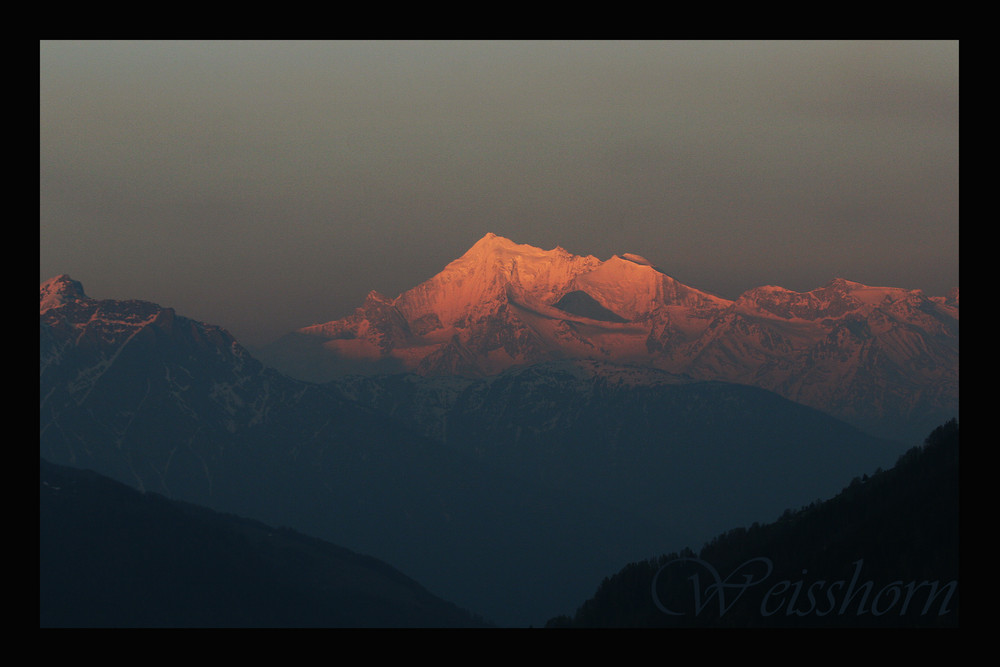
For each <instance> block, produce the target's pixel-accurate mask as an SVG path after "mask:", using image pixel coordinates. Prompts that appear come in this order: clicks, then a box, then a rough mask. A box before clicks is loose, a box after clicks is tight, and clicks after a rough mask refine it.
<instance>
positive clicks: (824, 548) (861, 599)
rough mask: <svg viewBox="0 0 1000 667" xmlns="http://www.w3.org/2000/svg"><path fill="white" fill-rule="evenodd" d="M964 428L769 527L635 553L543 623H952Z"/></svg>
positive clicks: (942, 433)
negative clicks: (591, 591) (641, 556)
mask: <svg viewBox="0 0 1000 667" xmlns="http://www.w3.org/2000/svg"><path fill="white" fill-rule="evenodd" d="M958 448H959V426H958V422H957V421H955V420H952V421H950V422H948V423H947V424H945V425H943V426H941V427H939V428H937V429H936V430H935V431H934V432H933V433H931V435H930V436H929V437H928V438H927V440H926V442H925V444H924V446H923V447H917V448H913V449H911V450H910V451H909V452H907V453H906V454H904V455H903V456H902V457H900V459H899V461H898V462H897V463H896V465H895V466H894V467H893V468H892V469H890V470H887V471H881V470H879V471H876V472H875V474H873V475H872V476H871V477H869V476H867V475H865V476H864V477H862V478H856V479H854V480H853V481H852V482H851V484H850V485H849V486H848V487H847V488H845V489H844V490H843V491H842V492H841V493H840V494H838V495H837V496H836V497H835V498H833V499H831V500H828V501H825V502H819V503H813V504H812V505H810V506H808V507H805V508H802V509H800V510H798V511H792V510H788V511H786V512H785V513H784V514H783V515H782V516H781V517H780V518H779V519H778V520H777V521H775V522H774V523H770V524H767V525H758V524H756V523H755V524H753V525H752V526H751V527H750V528H748V529H744V528H737V529H734V530H731V531H729V532H727V533H725V534H723V535H720V536H718V537H716V538H715V539H713V540H712V541H711V542H709V543H708V544H706V545H705V546H704V547H703V548H702V549H701V552H700V553H698V554H697V555H696V554H695V553H694V552H692V551H690V550H689V549H686V550H685V551H684V552H682V553H681V554H677V553H673V554H670V555H665V556H661V557H659V558H655V559H650V560H648V561H643V562H637V563H632V564H630V565H628V566H627V567H625V568H624V569H623V570H621V571H620V572H619V573H618V574H616V575H614V576H612V577H609V578H606V579H605V580H604V582H603V583H602V584H601V585H600V587H599V588H598V590H597V592H596V593H595V595H594V597H593V598H591V599H590V600H588V601H587V602H585V603H584V604H583V605H582V606H581V607H580V608H579V609H578V610H577V612H576V614H575V615H574V617H573V618H569V617H566V616H563V617H559V618H555V619H552V620H551V621H550V622H549V623H548V627H827V626H838V627H958V624H959V592H958V567H959V556H958V543H959V518H958V516H959V515H958V502H959V501H958V497H959V482H958V469H959V464H958V458H959V456H958Z"/></svg>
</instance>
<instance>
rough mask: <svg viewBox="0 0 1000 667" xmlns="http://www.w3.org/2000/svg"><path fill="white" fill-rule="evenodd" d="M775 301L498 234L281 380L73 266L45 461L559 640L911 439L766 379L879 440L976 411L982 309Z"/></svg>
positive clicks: (336, 333) (290, 345)
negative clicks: (665, 557) (663, 568)
mask: <svg viewBox="0 0 1000 667" xmlns="http://www.w3.org/2000/svg"><path fill="white" fill-rule="evenodd" d="M752 292H753V294H754V295H756V296H754V297H753V298H751V296H752V295H751V293H749V292H748V293H747V294H746V295H744V297H745V298H744V297H741V299H740V300H737V301H736V302H728V301H725V300H723V299H719V298H718V297H714V296H711V295H708V294H706V293H702V292H699V291H697V290H693V289H691V288H688V287H685V286H683V285H680V284H679V283H677V282H676V281H673V280H672V279H670V278H669V277H667V276H666V275H664V274H662V273H661V272H659V271H658V270H656V269H655V268H654V267H652V266H651V265H650V264H649V263H648V262H646V261H645V260H642V258H640V257H638V256H634V255H625V256H623V257H620V258H612V260H608V261H607V262H601V261H600V260H597V259H596V258H593V257H584V258H581V257H575V256H573V255H570V254H569V253H567V252H565V251H563V250H561V249H556V250H554V251H541V250H538V249H537V248H531V247H530V246H519V245H516V244H513V243H511V242H510V241H507V240H505V239H501V238H500V237H496V236H493V235H488V236H487V237H485V238H484V239H483V240H482V241H480V242H479V243H477V244H476V246H475V247H474V248H473V249H472V250H470V251H469V253H466V255H465V256H463V258H461V259H459V260H456V262H453V263H452V264H450V265H449V266H448V267H447V268H446V269H445V271H444V272H442V273H441V274H439V275H438V276H436V277H435V278H434V279H432V280H431V281H428V282H427V283H424V284H423V285H421V286H418V287H417V288H414V289H413V290H410V291H408V292H406V293H404V294H403V295H400V297H398V298H397V299H394V300H390V299H386V298H384V297H381V296H380V295H378V294H375V293H373V294H371V295H369V297H368V299H367V301H366V304H365V306H364V307H363V308H361V309H359V310H358V311H357V312H356V313H355V314H354V315H352V316H351V317H348V318H346V319H344V320H338V321H336V322H331V323H329V324H327V325H321V326H318V327H315V328H311V329H307V330H302V331H300V332H296V333H295V334H292V335H290V336H288V337H286V338H285V339H283V340H282V341H279V343H277V344H276V345H275V346H273V347H271V348H270V350H269V352H267V353H265V354H264V356H265V358H269V359H270V360H271V363H272V364H273V365H274V366H280V367H283V368H284V369H285V371H284V372H282V371H280V370H276V369H274V368H271V367H269V366H268V365H266V364H264V363H261V361H258V359H257V358H255V357H256V355H252V354H250V353H249V352H248V351H247V350H246V349H245V348H243V347H242V346H241V345H240V344H239V342H238V341H236V340H235V339H233V337H232V336H231V335H229V334H228V333H227V332H226V331H225V330H223V329H221V328H219V327H217V326H214V325H211V324H207V323H204V322H198V321H194V320H191V319H188V318H185V317H183V316H181V315H179V314H177V313H175V312H174V311H173V310H172V309H170V308H164V307H161V306H159V305H156V304H152V303H149V302H144V301H134V300H131V301H122V300H114V299H101V300H98V299H91V298H89V297H88V296H87V295H86V294H85V292H84V290H83V287H82V285H80V284H79V283H78V282H76V281H74V280H72V279H71V278H69V277H68V276H58V277H56V278H53V279H51V280H49V281H46V282H45V283H43V284H42V285H41V286H40V311H39V338H40V366H39V383H40V386H39V417H40V454H41V457H42V458H43V459H45V460H47V461H50V462H52V463H56V464H59V465H65V466H72V467H75V468H89V469H92V470H94V471H96V472H98V473H100V474H102V475H107V476H108V477H110V478H112V479H114V480H117V481H119V482H122V483H125V484H128V485H129V486H131V487H134V488H136V489H138V490H141V491H145V492H147V493H150V492H152V493H157V494H163V495H164V496H167V497H170V498H173V499H179V500H183V501H186V502H189V503H197V504H200V505H204V506H206V507H208V508H212V509H214V510H217V511H221V512H226V513H232V514H237V515H240V516H243V517H247V518H250V519H253V520H256V521H261V522H264V523H266V524H267V525H272V526H287V527H289V528H290V529H293V530H295V531H299V532H301V533H305V534H308V535H311V536H315V537H317V538H320V539H322V540H325V541H328V542H331V543H333V544H336V545H340V546H342V547H346V548H347V549H350V550H351V551H354V552H358V553H363V554H368V555H371V556H374V557H376V558H378V559H380V560H382V561H385V562H386V563H389V564H391V565H392V566H393V567H395V568H398V569H399V570H401V571H402V572H404V573H405V574H406V575H407V576H409V577H412V578H413V579H415V580H416V581H418V582H420V584H421V585H423V586H426V587H427V589H428V590H429V591H430V592H431V593H432V594H434V595H438V596H440V597H442V598H444V599H446V600H448V601H449V602H451V603H454V604H457V605H459V606H460V607H462V608H464V609H469V610H471V611H472V612H474V613H476V614H481V615H482V616H483V617H484V618H485V619H487V620H488V621H492V622H496V623H498V624H500V625H528V624H535V625H537V624H541V623H543V622H544V621H545V620H546V619H549V618H552V617H553V616H556V615H559V614H564V613H567V612H568V611H569V610H570V609H572V608H573V606H575V605H577V604H579V602H580V600H582V599H585V598H586V596H587V595H589V594H590V593H591V592H592V591H593V589H594V585H595V584H596V583H597V582H599V581H600V580H601V578H602V577H604V576H606V575H607V573H608V572H613V571H615V570H617V569H618V568H620V567H621V564H622V563H625V562H629V561H632V560H635V559H637V558H644V557H647V556H649V555H652V554H656V553H664V552H667V551H670V550H673V549H678V548H681V547H683V546H688V545H695V546H696V545H698V544H701V543H702V542H704V541H705V540H707V539H709V538H711V536H712V535H715V534H717V533H718V532H719V531H722V530H726V529H728V528H731V527H733V526H737V525H746V524H749V523H750V522H753V521H765V520H768V519H771V518H773V517H774V516H776V515H777V514H778V513H780V512H781V511H782V510H784V509H786V508H788V507H797V506H801V505H802V504H804V503H808V502H811V501H814V500H816V499H819V498H823V497H825V496H828V495H831V494H833V493H835V492H836V491H837V489H839V488H841V487H842V486H843V484H844V482H845V480H848V479H851V478H853V477H855V476H857V475H861V474H863V473H866V472H871V471H873V470H874V469H875V468H876V467H879V466H888V465H890V464H891V463H892V461H894V460H895V458H896V457H897V456H898V455H899V454H900V453H901V452H902V451H904V449H905V444H904V443H905V442H906V440H907V437H908V436H907V435H906V434H901V431H899V430H892V429H891V428H888V427H887V429H888V430H890V431H891V432H893V433H894V434H897V435H898V437H897V438H895V439H892V440H890V439H886V438H880V437H873V436H872V435H870V434H868V433H866V432H864V431H862V430H859V429H858V428H856V427H854V426H851V425H848V424H847V423H845V422H844V421H841V420H840V419H838V418H835V417H833V416H831V413H836V412H837V410H828V411H823V410H821V409H816V407H810V405H809V404H808V401H796V400H791V399H790V397H789V396H786V395H785V394H784V393H783V392H781V391H778V390H777V389H775V388H774V387H768V386H766V384H767V382H774V381H776V380H775V378H777V377H779V376H781V377H783V378H784V384H783V385H782V386H785V387H786V388H787V387H793V386H794V387H797V391H799V394H801V395H805V394H807V393H808V392H806V391H805V389H806V388H807V387H813V390H814V391H813V393H812V394H809V395H810V396H813V397H816V396H819V395H820V388H825V389H824V390H828V391H834V392H836V391H840V392H841V393H842V394H843V396H842V398H843V400H842V402H841V403H835V404H834V407H837V406H838V405H839V406H841V408H843V410H841V411H846V412H850V411H849V410H847V408H846V407H845V406H850V405H855V404H856V403H854V402H853V401H861V398H860V397H862V396H867V397H868V398H869V399H870V401H871V402H875V400H876V398H877V399H878V400H879V401H881V403H880V406H881V407H879V409H878V410H877V411H870V412H868V413H866V414H868V415H869V416H870V417H872V418H873V419H875V418H877V419H878V420H879V421H878V423H880V424H882V425H889V426H891V425H892V424H895V423H900V420H902V423H907V424H908V425H910V426H912V427H913V429H917V428H920V427H921V424H920V423H918V422H921V420H930V419H933V418H934V415H935V414H937V411H948V410H949V409H950V408H948V406H949V405H951V403H950V401H951V400H952V398H953V399H954V406H953V407H954V413H949V414H948V418H951V417H954V416H956V415H957V381H958V380H957V374H958V367H957V355H958V345H957V339H958V321H957V292H956V294H955V295H954V299H950V300H949V299H944V298H941V299H938V298H928V297H924V296H923V295H921V294H919V293H915V292H905V291H903V290H895V289H890V288H878V289H877V288H865V287H863V286H860V285H856V284H852V283H846V282H844V281H835V282H834V283H832V284H831V285H829V286H828V287H827V288H823V289H822V290H816V291H814V292H810V293H806V294H804V295H797V296H796V295H794V293H787V292H786V291H783V290H780V289H777V288H770V289H763V290H758V291H752ZM748 295H751V296H748ZM779 297H780V298H779ZM654 333H655V335H654ZM657 341H659V342H657ZM588 350H589V352H587V353H585V352H586V351H588ZM696 350H697V353H696ZM278 358H281V359H283V360H284V362H285V363H276V362H275V359H278ZM806 359H812V360H813V361H814V362H815V363H814V366H813V371H812V374H810V371H809V370H808V365H807V364H806V361H805V360H806ZM671 360H673V361H674V362H677V363H678V364H680V365H679V366H677V367H673V366H671V365H670V364H671V363H672V361H671ZM952 362H953V367H951V366H949V364H951V363H952ZM296 364H306V365H307V366H308V367H309V368H312V369H319V370H320V372H318V373H316V374H315V377H314V379H322V380H328V381H326V382H323V383H317V382H311V381H306V380H303V379H301V378H298V379H296V378H293V377H291V376H290V375H289V372H288V371H290V370H291V371H293V372H294V367H295V366H296ZM753 364H757V365H756V370H754V371H753V372H750V371H749V370H748V369H749V368H750V367H751V366H752V365H753ZM407 369H409V371H407V372H401V373H387V372H384V371H389V370H397V371H406V370H407ZM779 369H782V370H781V372H779ZM300 370H301V367H300ZM347 370H355V371H362V370H363V371H364V372H363V373H356V374H345V371H347ZM379 371H383V372H379ZM411 371H412V372H411ZM726 373H732V374H734V375H735V376H738V377H736V381H730V380H729V379H726V378H725V377H724V376H725V375H726ZM782 373H783V375H782ZM741 374H743V375H741ZM299 375H303V373H299ZM751 380H752V381H751ZM758 380H759V381H758ZM765 380H766V382H765ZM952 381H953V382H954V388H953V389H954V396H953V397H952V396H951V393H952V388H951V384H950V383H951V382H952ZM848 387H849V388H851V389H850V390H849V391H848V390H847V389H846V388H848ZM866 392H867V393H866ZM800 398H801V396H800ZM904 406H905V409H904ZM919 406H923V408H922V409H923V410H924V412H923V413H921V414H920V415H914V414H911V412H908V410H915V409H918V407H919ZM889 413H892V414H889ZM893 420H897V421H893ZM906 420H909V421H908V422H907V421H906ZM855 421H857V420H855ZM943 421H945V420H944V419H941V420H939V421H938V422H937V423H942V422H943ZM929 430H930V429H929V428H928V429H927V430H926V431H924V435H926V432H928V431H929Z"/></svg>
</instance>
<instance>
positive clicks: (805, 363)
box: [257, 233, 959, 440]
mask: <svg viewBox="0 0 1000 667" xmlns="http://www.w3.org/2000/svg"><path fill="white" fill-rule="evenodd" d="M958 308H959V293H958V288H957V287H956V288H955V289H954V290H952V291H951V292H950V293H949V294H947V295H942V296H929V295H925V294H923V293H922V292H920V291H919V290H907V289H902V288H895V287H869V286H867V285H862V284H859V283H855V282H851V281H848V280H844V279H841V278H837V279H834V280H832V281H831V282H830V283H828V284H827V285H825V286H823V287H821V288H818V289H815V290H812V291H809V292H793V291H791V290H787V289H784V288H781V287H776V286H764V287H757V288H754V289H751V290H748V291H747V292H745V293H744V294H742V295H741V296H740V297H739V298H737V299H736V300H735V301H730V300H727V299H723V298H720V297H717V296H714V295H712V294H709V293H707V292H704V291H701V290H698V289H695V288H693V287H689V286H687V285H684V284H682V283H680V282H678V281H677V280H675V279H674V278H671V277H670V276H669V275H667V274H666V273H664V272H663V271H661V270H660V269H658V268H656V267H654V266H653V265H652V264H651V263H650V262H649V261H647V260H645V259H643V258H642V257H641V256H639V255H634V254H624V255H622V256H617V255H615V256H613V257H611V258H610V259H608V260H606V261H601V260H599V259H597V258H596V257H593V256H586V257H581V256H577V255H573V254H571V253H569V252H567V251H566V250H564V249H562V248H555V249H554V250H549V251H545V250H541V249H539V248H536V247H533V246H530V245H521V244H517V243H514V242H513V241H510V240H508V239H505V238H503V237H500V236H496V235H495V234H492V233H491V234H487V235H486V236H484V237H483V238H482V239H481V240H480V241H478V242H477V243H476V244H475V245H473V246H472V248H470V249H469V250H468V251H467V252H466V253H465V254H464V255H462V256H461V257H460V258H458V259H456V260H455V261H453V262H451V263H450V264H448V265H447V266H446V267H445V268H444V269H443V270H442V271H441V272H440V273H438V274H437V275H435V276H434V277H432V278H430V279H429V280H427V281H425V282H423V283H421V284H419V285H417V286H416V287H414V288H412V289H410V290H407V291H405V292H403V293H402V294H400V295H399V296H397V297H395V298H392V299H390V298H387V297H385V296H383V295H381V294H378V293H377V292H372V293H370V294H369V295H368V298H367V299H366V300H365V303H364V304H363V305H362V306H361V307H360V308H358V309H357V310H356V311H355V312H354V313H352V314H351V315H349V316H348V317H345V318H343V319H339V320H334V321H331V322H327V323H325V324H317V325H313V326H309V327H305V328H302V329H299V330H298V331H295V332H292V333H290V334H288V335H286V336H284V337H282V338H281V339H279V340H278V341H275V342H274V343H272V344H271V345H268V346H266V347H264V348H263V349H261V350H259V351H258V353H257V354H258V357H259V358H260V359H262V361H264V362H265V363H267V364H270V365H272V366H274V367H275V368H277V369H279V370H281V371H283V372H285V373H286V374H289V375H292V376H294V377H299V378H301V379H306V380H310V381H317V382H322V381H329V380H333V379H335V378H338V377H341V376H343V375H345V374H353V373H364V374H374V373H379V374H384V373H387V372H413V373H416V374H419V375H423V376H439V375H448V376H455V375H457V376H464V377H486V376H490V375H495V374H497V373H499V372H501V371H503V370H506V369H509V368H512V367H515V366H525V365H531V364H537V363H541V362H547V361H557V360H592V361H605V362H613V363H616V364H638V365H643V366H648V367H651V368H656V369H660V370H665V371H668V372H670V373H674V374H683V375H686V376H688V377H690V378H692V379H696V380H719V381H724V382H733V383H740V384H746V385H751V386H755V387H760V388H763V389H767V390H768V391H772V392H775V393H777V394H779V395H781V396H784V397H785V398H788V399H789V400H792V401H795V402H797V403H801V404H803V405H808V406H811V407H815V408H817V409H820V410H823V411H824V412H827V413H829V414H832V415H834V416H836V417H838V418H839V419H843V420H846V421H849V422H850V423H853V424H855V425H858V426H861V427H863V428H865V429H867V430H869V431H871V432H875V433H878V434H881V435H886V436H890V437H905V438H908V439H911V440H913V439H918V438H922V437H923V436H924V435H926V433H927V432H928V431H929V430H930V429H931V428H933V427H934V426H936V425H937V424H940V423H942V422H943V421H945V420H947V419H949V418H951V417H954V416H955V415H956V414H957V412H958V338H959V324H958ZM901 429H906V432H905V434H901V432H900V430H901Z"/></svg>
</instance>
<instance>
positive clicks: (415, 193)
mask: <svg viewBox="0 0 1000 667" xmlns="http://www.w3.org/2000/svg"><path fill="white" fill-rule="evenodd" d="M958 51H959V49H958V43H957V42H947V41H943V42H938V41H932V42H920V41H917V42H870V41H862V42H839V41H837V42H814V41H805V42H784V41H782V42H754V41H751V42H725V41H708V42H675V41H665V42H638V41H624V42H619V41H597V42H576V41H553V42H547V41H525V42H521V41H512V42H507V41H484V42H480V41H468V42H466V41H455V42H452V41H444V42H438V41H416V42H394V41H374V42H337V41H335V42H304V41H289V42H281V41H278V42H242V41H239V42H212V41H205V42H202V41H196V42H169V41H164V42H132V41H126V42H67V41H55V42H41V44H40V60H39V62H40V74H41V78H40V111H41V115H40V142H39V145H40V151H39V155H40V174H39V177H40V211H39V220H40V225H39V226H40V280H45V279H47V278H50V277H52V276H54V275H57V274H60V273H68V274H70V275H71V276H72V277H73V278H75V279H76V280H79V281H81V282H82V283H83V285H84V289H85V290H86V291H87V293H88V294H89V295H90V296H93V297H97V298H139V299H145V300H150V301H155V302H157V303H160V304H161V305H164V306H170V307H173V308H176V309H177V311H178V313H179V314H181V315H186V316H189V317H194V318H196V319H201V320H205V321H208V322H212V323H214V324H219V325H222V326H225V327H226V328H228V329H229V330H230V331H231V332H232V333H233V334H234V335H236V336H237V337H238V338H240V339H241V340H242V341H244V342H245V343H246V344H249V345H259V344H261V343H264V342H268V341H269V340H272V339H274V338H276V337H277V336H279V335H281V334H282V333H286V332H288V331H290V330H292V329H295V328H298V327H302V326H306V325H309V324H313V323H316V322H325V321H328V320H331V319H335V318H338V317H341V316H343V315H345V314H347V313H348V312H350V311H351V310H352V309H353V308H354V307H356V306H358V305H360V303H361V302H362V300H363V299H364V296H365V294H366V293H367V292H368V291H369V290H371V289H377V290H379V291H380V292H382V293H384V294H386V295H387V296H390V297H392V296H396V295H397V294H398V293H399V292H401V291H403V290H405V289H407V288H409V287H412V286H414V285H416V284H417V283H419V282H421V281H423V280H426V279H427V278H429V277H431V276H432V275H433V274H434V273H436V272H437V271H439V270H440V269H441V268H443V267H444V265H445V264H447V263H448V262H449V261H451V260H452V259H454V258H456V257H458V256H459V255H461V254H462V253H463V252H464V251H465V250H466V249H468V247H469V246H471V245H472V244H473V243H475V242H476V241H477V240H478V239H479V238H480V237H482V236H483V235H484V234H485V233H486V232H494V233H496V234H500V235H502V236H506V237H508V238H510V239H512V240H514V241H516V242H518V243H528V244H531V245H535V246H539V247H542V248H545V249H550V248H553V247H555V246H556V245H561V246H563V247H564V248H566V249H567V250H569V251H570V252H574V253H577V254H592V255H596V256H597V257H600V258H601V259H607V258H608V257H610V256H611V255H612V254H616V253H617V254H622V253H625V252H634V253H638V254H640V255H643V256H645V257H647V258H648V259H650V260H651V261H653V263H654V264H656V265H657V266H659V267H660V268H661V269H663V270H664V271H666V272H667V273H668V274H670V275H672V276H674V277H675V278H677V279H678V280H680V281H682V282H685V283H687V284H689V285H692V286H694V287H698V288H701V289H706V290H709V291H712V292H715V293H717V294H719V295H721V296H725V297H728V298H735V297H736V296H737V295H738V294H739V293H740V292H742V291H743V290H745V289H748V288H750V287H755V286H758V285H763V284H775V285H781V286H783V287H787V288H789V289H794V290H800V291H804V290H809V289H813V288H816V287H820V286H821V285H823V284H825V283H826V282H828V281H829V280H830V279H832V278H834V277H843V278H848V279H850V280H856V281H858V282H863V283H867V284H871V285H892V286H896V287H906V288H914V289H916V288H919V289H923V290H925V291H928V292H930V293H934V294H943V293H944V291H945V290H947V289H948V288H949V287H952V286H957V285H958Z"/></svg>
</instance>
